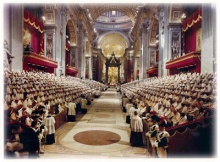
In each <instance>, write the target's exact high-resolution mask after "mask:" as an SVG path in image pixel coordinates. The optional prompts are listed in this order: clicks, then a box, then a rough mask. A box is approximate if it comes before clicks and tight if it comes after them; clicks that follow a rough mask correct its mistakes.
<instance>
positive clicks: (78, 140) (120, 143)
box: [41, 88, 149, 158]
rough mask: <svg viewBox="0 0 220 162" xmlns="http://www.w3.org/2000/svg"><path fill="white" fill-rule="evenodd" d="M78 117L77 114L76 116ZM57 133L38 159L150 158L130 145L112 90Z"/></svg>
mask: <svg viewBox="0 0 220 162" xmlns="http://www.w3.org/2000/svg"><path fill="white" fill-rule="evenodd" d="M77 116H80V114H77ZM76 120H77V121H76V122H69V123H66V124H64V125H63V126H62V127H61V128H59V129H58V130H56V134H55V136H56V143H55V144H53V145H45V154H43V155H41V158H57V157H59V158H60V157H61V156H62V158H79V157H80V158H97V157H98V158H106V157H108V158H111V157H112V158H116V157H137V158H146V157H149V153H148V151H147V150H146V149H145V148H140V147H131V146H130V142H129V139H130V128H129V124H126V123H125V113H123V112H122V109H121V95H120V94H119V93H117V92H116V90H115V89H111V88H110V89H108V90H107V91H105V92H102V95H101V96H100V98H98V99H94V101H93V102H92V105H90V107H89V108H88V112H87V114H85V115H84V116H83V117H82V118H81V119H79V117H77V118H76Z"/></svg>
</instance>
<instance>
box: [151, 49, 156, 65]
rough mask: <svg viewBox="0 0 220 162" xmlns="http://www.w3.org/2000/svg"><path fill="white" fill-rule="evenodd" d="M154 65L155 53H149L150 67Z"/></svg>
mask: <svg viewBox="0 0 220 162" xmlns="http://www.w3.org/2000/svg"><path fill="white" fill-rule="evenodd" d="M154 63H155V52H154V51H150V67H153V66H154Z"/></svg>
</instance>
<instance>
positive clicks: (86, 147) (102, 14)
mask: <svg viewBox="0 0 220 162" xmlns="http://www.w3.org/2000/svg"><path fill="white" fill-rule="evenodd" d="M3 21H4V23H3V30H4V31H3V38H4V46H3V49H4V59H3V64H4V77H3V79H4V93H3V94H4V98H3V102H4V113H3V114H4V119H5V120H4V128H5V129H4V132H5V136H4V149H3V150H4V152H5V158H29V156H30V155H33V154H34V155H33V156H35V153H36V152H35V153H33V152H31V151H30V150H28V149H30V148H28V144H27V143H28V142H27V141H28V140H30V138H29V137H27V136H28V134H27V130H26V129H28V128H29V127H33V124H32V123H34V122H33V121H35V119H37V121H38V122H39V119H38V115H40V116H41V115H42V114H46V115H45V119H44V120H42V121H41V122H42V123H43V124H44V125H47V124H48V123H49V124H51V123H53V124H54V125H53V127H54V128H53V129H54V130H53V129H52V130H51V127H52V126H51V125H49V128H47V129H48V130H49V131H47V132H46V133H45V134H43V137H41V141H40V142H39V143H40V144H39V145H40V146H39V150H38V152H37V154H38V155H39V156H38V158H40V159H50V158H57V157H63V158H90V157H91V158H122V157H123V158H143V159H144V158H154V157H215V151H216V150H215V147H216V146H215V144H214V143H215V142H214V141H215V139H214V138H215V137H214V134H215V132H213V126H215V115H216V112H217V111H216V108H217V106H216V94H217V91H216V82H217V81H216V80H217V78H216V62H217V61H216V6H215V4H213V3H205V4H202V3H192V4H191V3H190V4H187V3H172V4H171V3H170V4H169V3H131V4H129V3H127V4H123V3H116V4H113V3H110V4H107V3H97V4H95V3H68V4H67V3H59V4H57V3H47V4H39V3H36V4H28V3H24V4H19V3H16V4H13V3H7V4H4V5H3ZM85 98H86V104H84V99H85ZM125 100H126V101H125ZM48 102H49V103H48ZM71 103H74V105H75V108H73V109H74V110H72V109H71V108H72V105H71ZM127 103H132V104H133V105H137V108H138V110H139V109H140V112H141V114H139V116H140V118H141V119H142V124H143V127H142V129H143V131H142V132H143V133H142V135H141V136H142V137H141V138H143V140H142V142H143V143H142V145H140V146H133V143H132V144H131V143H130V142H131V137H130V134H132V132H133V130H132V129H131V126H132V124H131V126H130V120H131V121H132V118H131V119H130V118H129V117H130V116H132V115H131V114H129V113H130V112H131V111H130V110H131V109H129V108H130V107H129V106H128V105H127ZM48 105H49V106H48ZM158 105H160V106H158ZM161 105H162V108H161ZM128 107H129V108H128ZM171 107H172V108H171ZM43 109H44V110H43ZM71 111H74V112H73V113H72V114H71V113H70V112H71ZM41 112H42V113H41ZM176 113H179V115H180V116H179V118H178V122H177V121H176V120H177V119H176ZM143 114H145V115H143ZM48 116H50V118H52V119H51V120H50V121H49V118H48ZM152 116H154V118H152ZM155 116H157V118H159V119H158V121H157V122H158V123H161V121H163V122H164V121H166V122H165V123H166V127H165V129H164V130H166V131H167V132H168V133H169V140H168V141H169V144H168V151H167V152H165V153H164V152H163V153H161V154H160V150H159V149H158V148H159V146H157V147H156V145H155V146H154V143H153V142H152V139H151V138H152V137H151V136H147V135H146V134H147V133H149V132H150V131H151V127H150V126H152V125H150V122H152V123H154V122H153V121H154V120H155V121H156V119H157V118H155ZM42 118H44V117H42ZM128 118H129V123H127V119H128ZM174 118H175V120H174ZM47 119H48V121H47ZM152 123H151V124H152ZM168 123H171V124H170V125H169V124H168ZM43 124H42V125H43ZM158 125H159V124H158ZM18 127H19V128H20V127H22V130H25V131H21V130H20V129H18ZM51 131H52V133H50V132H51ZM24 132H26V134H25V133H24ZM88 135H89V137H88ZM204 138H205V141H203V140H204ZM202 139H203V140H202ZM201 141H203V142H201ZM15 143H16V144H15ZM14 145H16V146H15V148H14V147H12V146H14ZM21 145H22V146H21ZM26 146H27V147H26ZM29 147H30V146H29ZM164 150H166V149H164ZM164 154H165V155H164Z"/></svg>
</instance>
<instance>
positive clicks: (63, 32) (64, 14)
mask: <svg viewBox="0 0 220 162" xmlns="http://www.w3.org/2000/svg"><path fill="white" fill-rule="evenodd" d="M68 19H69V12H68V9H67V8H66V7H62V8H61V28H60V33H61V66H60V71H61V74H62V75H65V70H66V25H67V22H68Z"/></svg>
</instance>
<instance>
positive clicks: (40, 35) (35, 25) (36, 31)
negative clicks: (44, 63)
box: [24, 10, 44, 55]
mask: <svg viewBox="0 0 220 162" xmlns="http://www.w3.org/2000/svg"><path fill="white" fill-rule="evenodd" d="M24 23H25V25H27V26H28V27H29V28H31V38H32V39H31V40H32V41H31V47H32V48H33V50H34V52H35V53H38V54H40V55H42V54H44V24H43V23H42V22H40V21H39V20H38V19H37V18H35V17H34V16H33V15H32V14H31V13H30V12H28V11H27V10H24Z"/></svg>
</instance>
